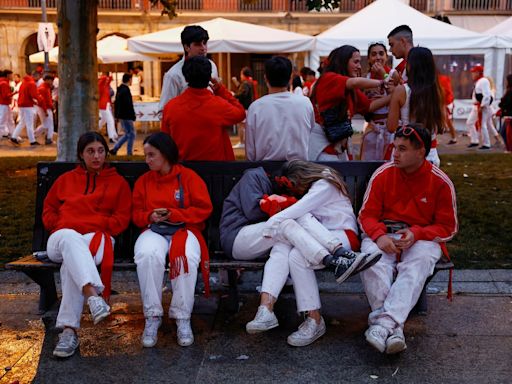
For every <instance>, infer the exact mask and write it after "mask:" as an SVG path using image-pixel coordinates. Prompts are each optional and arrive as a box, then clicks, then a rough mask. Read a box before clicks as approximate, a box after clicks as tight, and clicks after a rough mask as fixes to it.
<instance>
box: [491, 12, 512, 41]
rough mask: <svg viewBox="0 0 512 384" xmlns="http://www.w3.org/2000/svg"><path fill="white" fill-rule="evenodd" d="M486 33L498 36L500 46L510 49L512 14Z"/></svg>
mask: <svg viewBox="0 0 512 384" xmlns="http://www.w3.org/2000/svg"><path fill="white" fill-rule="evenodd" d="M485 33H487V34H489V35H495V36H496V37H497V38H498V42H499V43H500V46H502V47H504V48H509V49H510V48H512V16H511V17H509V18H508V19H506V20H505V21H503V22H501V23H499V24H498V25H495V26H494V27H492V28H490V29H488V30H487V31H485Z"/></svg>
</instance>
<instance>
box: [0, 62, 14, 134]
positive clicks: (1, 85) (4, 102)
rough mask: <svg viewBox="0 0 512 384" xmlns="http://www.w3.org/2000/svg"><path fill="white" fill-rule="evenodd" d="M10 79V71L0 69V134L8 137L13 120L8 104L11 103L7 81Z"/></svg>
mask: <svg viewBox="0 0 512 384" xmlns="http://www.w3.org/2000/svg"><path fill="white" fill-rule="evenodd" d="M11 80H12V71H10V70H8V69H6V70H5V71H0V134H1V135H2V136H3V137H9V135H11V134H12V132H13V131H14V120H13V117H12V111H11V108H10V105H11V103H12V95H13V93H12V91H11V86H10V84H9V81H11Z"/></svg>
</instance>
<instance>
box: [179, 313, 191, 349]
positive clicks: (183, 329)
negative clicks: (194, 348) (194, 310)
mask: <svg viewBox="0 0 512 384" xmlns="http://www.w3.org/2000/svg"><path fill="white" fill-rule="evenodd" d="M176 327H177V332H176V333H177V336H178V337H177V338H178V345H181V346H182V347H188V346H189V345H192V344H193V343H194V334H193V333H192V328H191V327H190V319H176Z"/></svg>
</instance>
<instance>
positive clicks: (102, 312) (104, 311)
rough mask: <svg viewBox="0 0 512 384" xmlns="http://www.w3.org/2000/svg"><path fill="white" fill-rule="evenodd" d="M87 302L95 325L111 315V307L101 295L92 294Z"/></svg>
mask: <svg viewBox="0 0 512 384" xmlns="http://www.w3.org/2000/svg"><path fill="white" fill-rule="evenodd" d="M87 304H88V305H89V310H90V311H91V316H92V321H93V322H94V325H96V324H98V323H99V322H100V321H101V320H103V319H104V318H105V317H107V316H108V315H110V307H109V306H108V304H107V303H106V302H105V300H103V298H102V297H100V296H90V297H89V298H88V299H87Z"/></svg>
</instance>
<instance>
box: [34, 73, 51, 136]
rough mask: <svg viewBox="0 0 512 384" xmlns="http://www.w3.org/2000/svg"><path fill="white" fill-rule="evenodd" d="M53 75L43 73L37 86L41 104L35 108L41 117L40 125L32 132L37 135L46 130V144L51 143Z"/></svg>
mask: <svg viewBox="0 0 512 384" xmlns="http://www.w3.org/2000/svg"><path fill="white" fill-rule="evenodd" d="M52 87H53V76H52V75H44V77H43V83H42V84H41V85H40V86H39V87H38V88H37V91H38V92H39V99H40V100H41V101H42V103H41V105H38V106H37V107H36V108H37V109H38V110H40V112H39V113H38V114H39V116H40V117H42V120H41V125H40V126H39V127H37V129H36V131H35V132H34V134H35V135H36V136H39V135H40V134H42V133H44V132H46V140H45V141H44V143H45V144H46V145H49V144H53V100H52Z"/></svg>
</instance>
